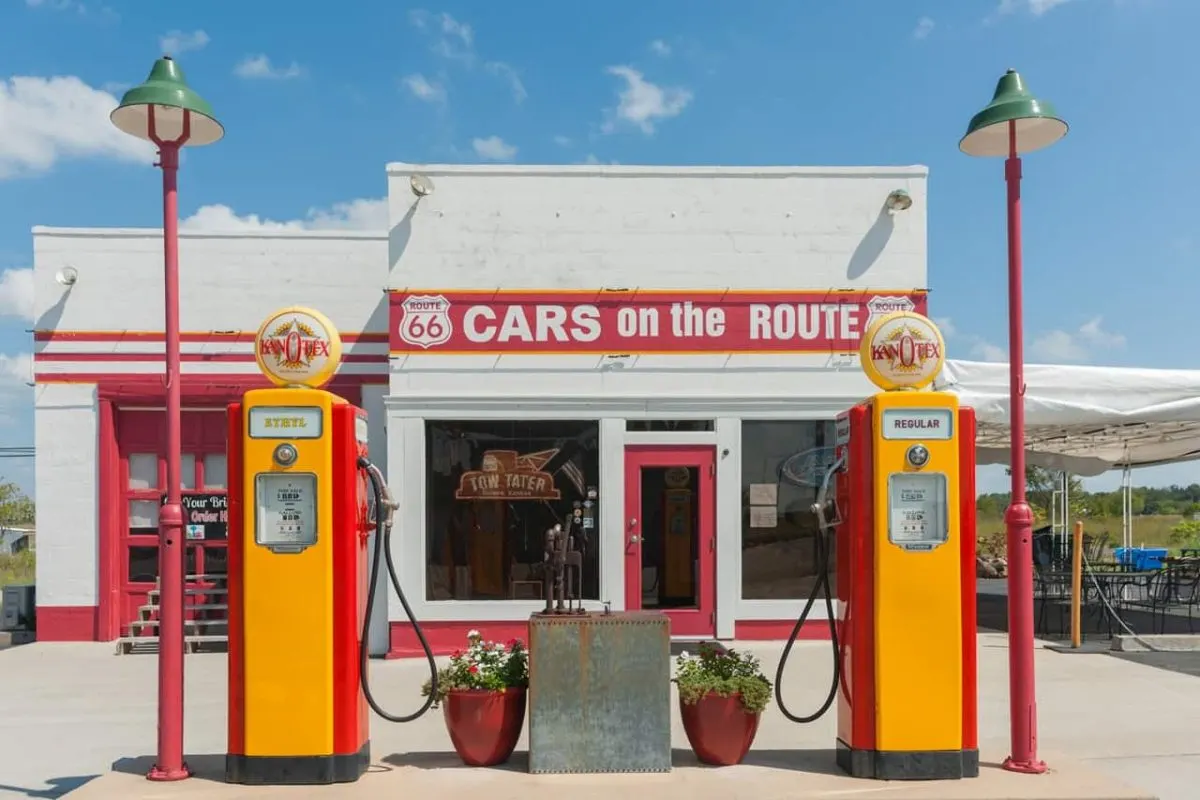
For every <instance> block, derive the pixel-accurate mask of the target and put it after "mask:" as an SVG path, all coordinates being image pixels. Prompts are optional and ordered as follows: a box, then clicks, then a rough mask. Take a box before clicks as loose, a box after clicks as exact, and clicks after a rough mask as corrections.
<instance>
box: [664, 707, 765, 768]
mask: <svg viewBox="0 0 1200 800" xmlns="http://www.w3.org/2000/svg"><path fill="white" fill-rule="evenodd" d="M679 715H680V717H682V719H683V730H684V731H685V732H686V733H687V738H688V742H689V743H690V744H691V745H692V751H693V752H694V753H695V754H696V758H698V759H700V762H701V763H703V764H712V765H713V766H718V767H728V766H732V765H733V764H740V763H742V759H743V758H745V757H746V753H747V752H749V751H750V745H752V744H754V736H755V734H757V733H758V722H759V719H760V718H761V717H762V714H761V713H751V712H749V711H747V710H746V709H745V708H743V707H742V698H741V695H736V694H735V695H733V696H732V697H721V696H719V695H715V694H708V695H705V696H704V697H701V698H700V699H699V700H698V701H697V702H696V703H695V704H693V705H688V704H686V703H684V702H683V700H682V699H681V700H680V701H679Z"/></svg>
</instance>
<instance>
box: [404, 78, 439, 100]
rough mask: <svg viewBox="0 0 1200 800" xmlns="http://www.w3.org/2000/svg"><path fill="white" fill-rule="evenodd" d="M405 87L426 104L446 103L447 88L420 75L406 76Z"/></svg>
mask: <svg viewBox="0 0 1200 800" xmlns="http://www.w3.org/2000/svg"><path fill="white" fill-rule="evenodd" d="M404 85H405V87H407V89H408V91H409V92H411V93H412V96H413V97H415V98H417V99H418V100H424V101H425V102H426V103H444V102H446V87H444V86H442V85H441V84H440V83H438V82H436V81H431V80H429V79H428V78H426V77H425V76H424V75H422V74H420V73H416V74H413V75H408V76H406V77H405V78H404Z"/></svg>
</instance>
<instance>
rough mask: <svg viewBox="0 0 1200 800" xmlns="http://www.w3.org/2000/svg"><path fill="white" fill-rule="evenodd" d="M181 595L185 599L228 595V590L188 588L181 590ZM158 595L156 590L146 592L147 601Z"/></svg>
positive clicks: (221, 587) (224, 588)
mask: <svg viewBox="0 0 1200 800" xmlns="http://www.w3.org/2000/svg"><path fill="white" fill-rule="evenodd" d="M183 594H184V596H185V597H194V596H195V595H198V594H229V589H227V588H226V587H224V586H220V587H213V588H211V589H201V588H200V587H196V586H189V587H187V588H186V589H184V590H183ZM158 595H159V590H158V589H151V590H150V591H148V592H146V597H147V599H149V598H151V597H158Z"/></svg>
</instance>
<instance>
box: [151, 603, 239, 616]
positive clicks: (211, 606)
mask: <svg viewBox="0 0 1200 800" xmlns="http://www.w3.org/2000/svg"><path fill="white" fill-rule="evenodd" d="M160 608H162V606H160V605H158V603H147V604H146V605H144V606H138V613H140V614H145V613H148V612H154V611H158V610H159V609H160ZM183 610H184V611H228V610H229V604H228V603H196V604H194V605H190V606H189V605H185V606H184V607H183Z"/></svg>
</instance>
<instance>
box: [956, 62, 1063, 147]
mask: <svg viewBox="0 0 1200 800" xmlns="http://www.w3.org/2000/svg"><path fill="white" fill-rule="evenodd" d="M1010 122H1011V123H1013V126H1014V127H1015V128H1016V134H1017V137H1016V145H1017V155H1021V154H1023V153H1032V152H1033V151H1034V150H1041V149H1042V148H1043V147H1049V146H1050V145H1052V144H1054V143H1055V142H1057V141H1058V140H1059V139H1061V138H1062V137H1064V136H1066V135H1067V123H1066V122H1064V121H1063V120H1061V119H1059V117H1058V115H1057V114H1056V112H1055V111H1054V106H1052V105H1050V104H1049V103H1047V102H1045V101H1043V100H1038V99H1037V98H1036V97H1034V96H1033V95H1031V94H1030V93H1029V90H1028V89H1026V88H1025V81H1023V80H1021V76H1020V75H1018V74H1017V71H1016V70H1012V69H1010V70H1009V71H1008V72H1006V73H1004V76H1003V77H1001V78H1000V82H999V83H997V84H996V94H995V95H993V96H992V102H990V103H988V104H987V105H986V106H985V107H984V109H983V110H982V111H980V112H979V113H978V114H976V115H975V116H974V117H971V124H969V125H967V133H966V135H965V136H963V138H962V141H960V142H959V143H958V149H959V150H962V151H963V152H964V153H966V154H967V155H969V156H1008V155H1009V138H1008V132H1009V123H1010Z"/></svg>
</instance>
